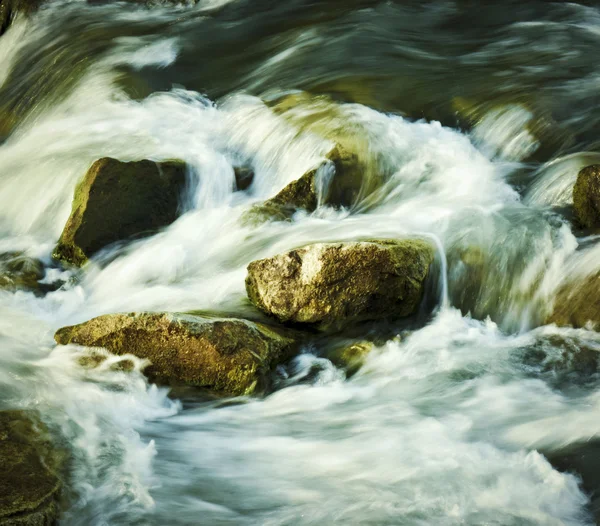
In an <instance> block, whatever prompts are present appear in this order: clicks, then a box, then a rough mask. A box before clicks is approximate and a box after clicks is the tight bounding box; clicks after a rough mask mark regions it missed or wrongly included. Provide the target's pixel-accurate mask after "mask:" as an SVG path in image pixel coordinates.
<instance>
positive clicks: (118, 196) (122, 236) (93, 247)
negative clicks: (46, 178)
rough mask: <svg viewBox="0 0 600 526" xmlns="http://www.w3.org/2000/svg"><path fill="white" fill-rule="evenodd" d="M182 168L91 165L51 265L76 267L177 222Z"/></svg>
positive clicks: (168, 164)
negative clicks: (123, 242)
mask: <svg viewBox="0 0 600 526" xmlns="http://www.w3.org/2000/svg"><path fill="white" fill-rule="evenodd" d="M185 181H186V167H185V164H184V163H183V162H181V161H167V162H160V163H159V162H154V161H148V160H142V161H134V162H122V161H118V160H116V159H112V158H109V157H105V158H103V159H100V160H98V161H96V162H95V163H94V164H93V165H92V166H91V168H90V169H89V170H88V172H87V174H86V175H85V177H84V178H83V180H82V181H81V183H80V184H79V185H78V187H77V189H76V190H75V196H74V199H73V207H72V211H71V215H70V217H69V219H68V221H67V224H66V225H65V228H64V230H63V232H62V235H61V237H60V239H59V241H58V245H57V246H56V248H55V250H54V254H53V257H54V258H55V259H58V260H61V261H65V262H67V263H70V264H73V265H76V266H81V265H82V264H84V263H85V262H86V261H87V259H88V258H90V257H91V256H92V255H93V254H95V253H96V252H98V251H99V250H100V249H102V248H104V247H106V246H107V245H110V244H111V243H114V242H116V241H120V240H126V239H128V238H131V237H134V236H136V237H140V236H144V235H149V234H152V233H155V232H156V231H157V230H159V229H160V228H162V227H165V226H167V225H169V224H171V223H172V222H173V221H175V219H176V218H177V215H178V211H179V202H180V196H181V193H182V191H183V189H184V187H185Z"/></svg>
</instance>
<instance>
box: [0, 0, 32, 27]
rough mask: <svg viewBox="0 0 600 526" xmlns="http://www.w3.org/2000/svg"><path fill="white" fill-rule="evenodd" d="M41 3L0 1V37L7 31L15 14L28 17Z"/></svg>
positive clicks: (18, 0) (28, 0) (20, 0)
mask: <svg viewBox="0 0 600 526" xmlns="http://www.w3.org/2000/svg"><path fill="white" fill-rule="evenodd" d="M41 3H42V1H41V0H0V35H3V34H4V33H5V32H6V31H7V29H8V28H9V27H10V24H11V23H12V21H13V20H14V19H15V16H17V14H19V13H23V14H24V15H29V14H31V13H32V12H33V11H35V10H36V9H37V8H38V7H39V6H40V4H41Z"/></svg>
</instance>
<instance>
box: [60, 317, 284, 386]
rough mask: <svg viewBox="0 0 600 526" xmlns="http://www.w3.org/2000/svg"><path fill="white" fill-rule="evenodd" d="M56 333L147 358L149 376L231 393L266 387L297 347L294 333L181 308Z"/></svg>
mask: <svg viewBox="0 0 600 526" xmlns="http://www.w3.org/2000/svg"><path fill="white" fill-rule="evenodd" d="M54 338H55V340H56V341H57V342H58V343H59V344H63V345H66V344H69V343H74V344H79V345H86V346H89V347H103V348H105V349H107V350H109V351H110V352H112V353H114V354H117V355H124V354H133V355H135V356H137V357H139V358H143V359H148V360H149V361H150V362H151V365H150V366H149V367H148V368H147V369H146V372H147V374H148V376H149V377H151V378H152V379H154V380H156V381H158V382H161V383H166V384H178V383H179V384H181V383H184V384H188V385H193V386H197V387H205V388H208V389H212V390H214V391H220V392H223V393H227V394H232V395H242V394H251V393H252V392H254V391H255V390H257V389H259V388H264V387H266V386H267V382H268V373H269V371H270V370H271V369H272V368H273V367H274V366H276V365H277V364H279V363H281V362H282V361H284V360H286V359H288V358H289V357H291V355H292V354H293V352H294V351H295V341H294V340H293V339H292V338H291V337H290V336H289V334H287V333H284V332H281V331H276V330H275V329H272V328H270V327H268V326H266V325H262V324H259V323H252V322H249V321H246V320H239V319H209V318H203V317H200V316H195V315H191V314H179V313H132V314H107V315H104V316H100V317H98V318H94V319H92V320H90V321H87V322H85V323H82V324H80V325H74V326H72V327H64V328H62V329H60V330H58V331H57V333H56V335H55V337H54Z"/></svg>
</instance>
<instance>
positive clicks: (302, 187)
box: [244, 145, 363, 223]
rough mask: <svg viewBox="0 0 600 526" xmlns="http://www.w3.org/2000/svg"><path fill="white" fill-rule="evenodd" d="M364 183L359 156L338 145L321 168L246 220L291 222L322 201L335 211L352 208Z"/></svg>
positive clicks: (290, 184)
mask: <svg viewBox="0 0 600 526" xmlns="http://www.w3.org/2000/svg"><path fill="white" fill-rule="evenodd" d="M329 175H331V177H329ZM362 180H363V170H362V166H361V164H360V162H359V160H358V158H357V156H356V155H355V154H353V153H351V152H349V151H347V150H346V149H344V148H343V147H342V146H340V145H336V146H335V147H334V148H333V149H332V150H331V151H330V152H329V153H328V154H327V156H326V159H325V161H323V163H322V164H321V165H320V166H318V167H317V168H313V169H312V170H309V171H308V172H306V173H305V174H304V175H303V176H302V177H300V178H299V179H296V180H295V181H292V182H291V183H289V184H288V185H287V186H286V187H285V188H283V190H281V191H280V192H279V193H278V194H277V195H276V196H275V197H272V198H271V199H268V200H267V201H265V202H264V203H261V204H258V205H255V206H254V207H252V208H251V209H250V210H249V211H248V212H247V213H246V214H245V216H244V220H245V221H247V222H250V223H260V222H264V221H268V220H271V221H289V220H290V219H291V217H292V216H293V215H294V214H295V213H296V212H297V211H298V210H304V211H306V212H309V213H311V212H314V211H315V210H316V209H317V206H318V205H319V202H321V203H322V204H325V205H330V206H333V207H336V208H339V207H350V206H352V205H353V204H354V203H355V202H356V201H357V199H358V196H359V194H360V191H361V185H362Z"/></svg>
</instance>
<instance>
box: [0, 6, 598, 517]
mask: <svg viewBox="0 0 600 526" xmlns="http://www.w3.org/2000/svg"><path fill="white" fill-rule="evenodd" d="M598 49H600V8H597V7H593V6H585V5H579V4H577V3H568V2H545V1H544V2H542V1H535V0H522V1H518V2H517V1H506V0H505V1H497V2H491V1H490V2H481V3H479V2H469V1H466V0H457V1H442V0H434V1H428V2H416V1H406V2H399V1H398V2H396V1H392V0H389V1H381V2H377V1H369V0H364V1H361V0H345V1H343V0H339V1H336V0H311V1H309V0H287V1H285V2H281V1H277V0H252V1H250V0H200V1H199V2H198V3H197V4H195V5H191V4H190V5H177V6H172V5H168V4H166V5H161V4H156V5H152V6H150V7H147V6H144V5H140V4H136V3H121V2H100V1H99V2H90V3H86V2H83V1H81V0H71V1H60V0H59V1H52V2H48V3H47V4H45V5H43V6H42V8H41V9H40V10H39V11H38V12H36V13H35V14H34V15H32V16H31V17H29V18H24V17H18V18H17V19H16V20H15V22H14V24H13V25H12V26H11V27H10V29H9V30H8V31H7V33H6V34H5V35H3V36H2V37H0V138H1V139H2V143H1V144H0V203H1V204H2V206H0V250H1V251H8V250H24V251H26V252H27V254H29V255H31V256H34V257H39V258H41V259H42V260H44V261H46V262H47V263H48V264H49V263H50V261H51V253H52V249H53V247H54V245H55V243H56V240H57V239H58V237H59V235H60V233H61V231H62V228H63V226H64V224H65V221H66V219H67V217H68V216H69V213H70V209H71V200H72V196H73V191H74V189H75V187H76V184H77V182H78V181H79V179H80V178H81V177H82V175H83V174H84V173H85V172H86V170H87V168H88V167H89V166H90V165H91V163H92V162H94V161H95V160H96V159H98V158H100V157H103V156H111V157H116V158H118V159H121V160H137V159H143V158H150V159H156V160H160V159H172V158H176V159H182V160H184V161H185V162H186V163H187V165H188V166H189V167H190V172H189V174H188V175H189V181H190V184H189V188H188V191H187V194H186V202H185V213H184V214H183V215H182V216H181V217H180V218H179V219H178V220H177V221H176V222H175V223H173V224H172V225H171V226H169V227H168V228H166V229H164V231H162V232H160V233H159V234H157V235H155V236H153V237H150V238H146V239H142V240H136V241H133V242H131V243H127V244H121V245H119V246H116V247H113V248H112V249H111V250H110V251H107V252H104V253H103V254H102V255H101V256H99V257H98V258H95V259H94V260H93V261H92V262H91V263H90V265H88V266H87V267H86V269H85V271H84V272H83V273H76V272H74V271H64V270H60V269H58V268H54V269H52V270H50V271H48V276H47V279H48V280H50V281H51V280H53V279H62V280H64V281H65V282H66V284H65V285H64V286H63V287H61V288H60V289H59V290H56V291H54V292H50V293H48V294H46V295H44V296H36V295H34V294H33V293H30V292H25V291H18V292H16V293H13V292H7V291H1V292H0V313H1V314H0V406H1V407H7V408H8V407H10V408H14V407H18V408H36V409H38V410H39V411H40V412H41V413H42V415H43V418H44V420H45V421H46V422H47V423H48V425H49V426H50V427H51V428H53V429H55V430H56V432H57V435H60V436H61V437H62V440H63V441H64V444H65V447H67V448H68V449H69V452H70V456H71V457H72V460H71V463H70V467H69V473H70V474H69V484H68V489H67V493H68V496H69V502H70V504H69V506H68V509H66V510H65V511H64V513H63V516H62V519H61V524H64V525H69V526H71V525H82V526H83V525H86V526H88V525H98V526H100V525H157V526H158V525H167V524H168V525H184V524H185V525H188V524H206V525H211V526H216V525H265V526H266V525H272V526H283V525H330V524H361V525H378V526H379V525H403V526H409V525H410V526H412V525H415V526H416V525H419V526H424V525H438V526H445V525H448V526H450V525H472V526H476V525H484V524H485V525H503V526H505V525H506V526H508V525H514V526H524V525H556V526H559V525H588V524H595V519H594V515H595V514H596V512H597V509H598V507H600V504H598V503H596V502H595V500H594V491H595V490H596V491H597V488H598V487H600V483H599V482H598V481H597V480H596V481H594V480H589V479H586V481H585V482H582V480H581V478H580V477H579V476H578V475H577V474H576V473H574V472H572V471H570V470H568V469H567V470H566V471H565V470H561V469H559V468H560V465H559V464H560V460H559V459H560V458H565V455H575V457H577V458H580V457H581V455H582V454H583V453H581V451H583V452H584V453H585V454H587V457H585V458H586V459H587V460H586V461H585V462H584V464H585V463H587V465H589V464H591V463H593V462H594V458H595V459H596V460H595V461H596V462H598V458H600V457H599V456H600V453H598V451H597V442H595V440H597V437H598V436H599V435H600V418H598V417H599V415H600V375H599V374H598V371H597V367H596V366H595V365H594V366H592V367H580V366H578V365H577V364H576V363H574V362H575V360H571V361H569V360H566V361H565V358H564V356H565V352H567V353H568V352H569V350H573V349H575V350H576V351H577V350H579V349H588V350H589V349H591V350H592V351H593V352H596V351H600V333H597V332H594V331H591V330H586V329H570V328H558V327H556V326H554V325H543V322H544V319H545V317H546V316H547V314H548V309H550V308H551V304H552V301H553V297H554V296H553V295H554V294H555V292H556V289H557V287H558V286H559V285H560V283H561V280H562V279H563V278H564V276H566V275H570V276H571V275H579V276H587V275H594V274H596V273H597V272H598V271H599V270H600V258H599V257H598V256H600V245H597V244H594V242H595V238H594V237H589V236H587V235H582V234H580V233H579V232H578V231H577V230H575V229H574V228H573V227H572V222H571V220H572V215H571V214H572V213H571V212H570V205H571V203H572V198H571V191H572V187H573V184H574V182H575V178H576V176H577V172H578V170H579V169H580V168H582V167H583V166H586V165H588V164H592V163H593V162H597V161H598V160H600V154H596V153H594V151H595V150H598V147H599V146H600V135H599V132H598V130H600V110H599V105H598V101H599V99H598V87H599V82H600V64H599V63H598V60H597V52H598ZM305 93H310V94H311V95H303V94H305ZM286 96H288V97H291V98H288V99H287V100H293V101H296V103H295V105H294V106H293V108H292V109H291V110H290V111H287V112H284V113H283V114H281V113H278V112H276V111H273V110H272V106H273V105H275V106H276V107H277V104H278V103H279V102H278V101H281V100H282V98H283V97H286ZM283 100H286V99H283ZM341 135H342V136H344V137H347V138H348V137H349V138H350V140H351V141H353V144H355V145H356V146H357V148H362V149H363V151H366V152H368V155H369V158H370V159H372V168H373V169H372V170H371V171H369V173H368V174H367V175H365V177H368V178H370V179H369V181H370V182H371V183H373V184H372V186H373V187H375V188H376V190H374V191H372V192H370V193H369V194H368V195H366V196H364V199H362V200H361V201H360V202H358V203H356V204H355V206H353V207H351V208H350V209H341V210H336V209H333V208H330V207H326V206H322V207H319V208H318V209H317V211H316V212H314V213H312V214H306V213H299V214H297V215H296V216H295V217H294V219H293V221H291V222H267V223H264V224H261V225H253V226H249V225H247V224H245V223H244V222H243V221H240V217H241V216H242V214H243V213H244V211H246V210H248V208H249V207H251V206H252V204H254V203H256V202H258V201H261V200H264V199H267V198H269V197H271V196H273V195H274V194H275V193H277V192H278V191H279V190H280V189H281V188H283V187H284V186H285V185H286V184H287V183H288V182H290V181H292V180H294V179H297V178H298V177H300V176H301V175H302V174H303V173H304V172H305V171H306V170H308V169H310V168H311V167H313V166H315V163H317V162H318V161H319V159H320V158H322V157H323V156H324V155H325V154H326V153H327V151H328V150H329V149H330V148H331V145H332V143H333V142H335V140H336V138H337V137H338V136H341ZM236 163H237V164H239V163H248V164H251V165H252V167H253V168H254V171H255V179H254V182H253V184H252V187H251V190H250V191H247V192H234V191H233V190H232V188H233V180H234V172H233V168H232V166H234V165H236ZM106 213H107V214H110V213H111V211H110V210H107V211H106ZM411 234H417V235H425V236H428V237H429V238H431V239H433V240H435V242H436V243H437V244H438V246H439V247H441V249H442V250H441V251H439V252H440V254H441V256H440V257H441V260H442V261H443V260H444V259H445V258H446V257H447V259H448V268H447V272H445V273H444V272H441V276H440V283H439V286H438V287H437V289H436V290H437V294H438V296H439V298H438V302H437V303H438V306H437V308H436V309H435V310H434V311H433V313H432V314H431V315H430V316H428V317H427V319H426V323H423V324H421V325H419V326H404V325H402V324H399V325H398V327H396V328H395V336H394V337H391V338H390V339H389V340H388V341H383V342H380V344H379V345H378V346H377V348H376V349H375V351H374V352H373V353H371V354H370V355H369V358H368V360H367V362H366V363H365V365H364V366H363V367H362V369H361V370H360V371H359V372H358V373H357V374H356V375H354V376H352V377H351V378H346V377H345V374H344V372H343V371H342V370H340V369H338V368H336V367H335V366H334V365H333V364H332V363H331V362H330V361H329V360H327V359H326V358H324V357H323V355H322V353H321V352H320V349H319V348H318V346H315V347H311V346H309V347H307V348H305V349H303V353H302V354H300V355H299V356H298V357H297V358H296V359H294V360H293V361H292V362H291V363H289V364H287V365H285V366H283V367H280V368H279V369H278V370H277V371H276V373H275V375H276V382H275V384H276V387H277V388H276V389H275V390H274V392H272V393H270V394H268V395H267V396H264V397H240V398H237V399H233V400H231V399H220V398H211V397H208V396H204V395H200V394H198V393H195V392H193V391H189V392H188V391H182V392H177V391H169V390H168V389H167V388H165V387H158V386H156V385H153V384H151V383H149V382H148V381H147V380H146V378H145V377H144V376H143V374H142V373H141V372H140V369H141V365H142V364H141V363H137V364H136V369H135V370H134V371H132V372H125V371H123V370H120V369H119V368H115V367H111V365H112V364H114V361H116V360H117V358H111V359H109V360H108V361H106V362H104V364H103V365H102V366H100V367H98V368H95V369H85V368H82V367H81V366H80V365H79V359H80V358H81V356H82V353H84V352H85V351H84V350H83V349H81V348H79V347H76V346H58V347H57V346H55V343H54V340H53V334H54V332H55V331H56V330H57V329H58V328H60V327H63V326H65V325H70V324H74V323H80V322H83V321H86V320H88V319H90V318H92V317H94V316H97V315H100V314H104V313H112V312H129V311H142V310H146V311H152V310H154V311H189V310H204V311H210V312H214V313H222V314H225V315H236V316H242V317H243V316H252V315H253V314H252V313H253V308H252V306H251V305H250V304H249V302H248V300H247V297H246V293H245V289H244V278H245V276H246V266H247V265H248V263H250V262H251V261H253V260H256V259H259V258H263V257H268V256H271V255H274V254H277V253H280V252H284V251H286V250H289V249H292V248H295V247H298V246H302V245H306V244H308V243H311V242H319V241H341V240H353V239H363V238H393V237H402V236H405V235H411ZM472 247H477V249H478V250H479V251H480V253H482V254H485V257H486V258H487V259H486V261H487V263H486V265H484V267H483V268H484V270H483V271H482V275H479V276H474V275H472V274H471V273H470V272H469V271H468V270H465V269H464V268H462V267H461V266H460V265H457V264H456V263H455V261H456V259H455V258H454V259H453V255H456V254H457V253H458V254H460V253H462V252H461V251H464V250H467V249H471V248H472ZM442 268H444V267H443V265H442ZM475 279H478V280H479V282H478V283H479V284H480V285H478V287H479V288H477V289H476V291H475V292H472V291H471V289H470V288H469V287H470V286H471V285H472V282H473V280H475ZM445 289H447V298H444V296H445ZM594 447H595V448H596V449H594ZM548 459H550V460H552V461H553V463H551V462H550V461H549V460H548ZM555 459H557V460H555ZM592 471H593V470H592ZM592 475H593V474H592ZM591 478H592V479H593V476H591ZM594 484H595V485H594Z"/></svg>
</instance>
